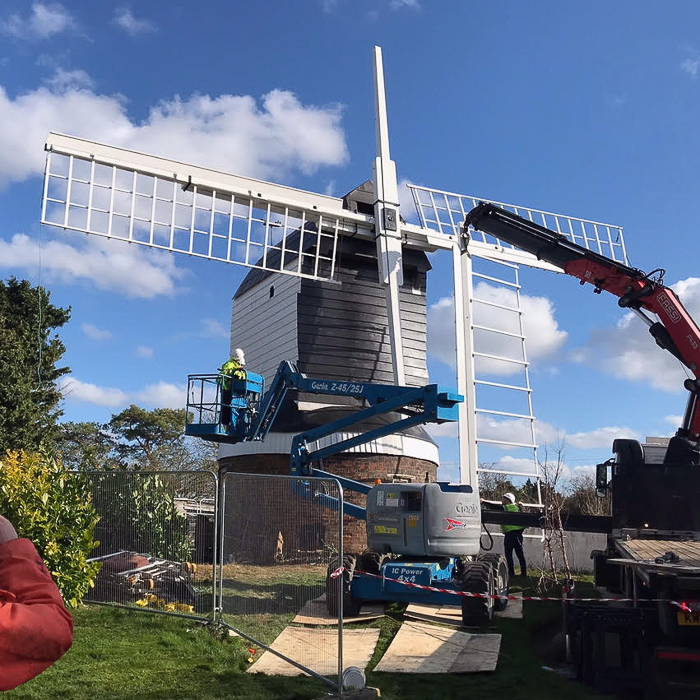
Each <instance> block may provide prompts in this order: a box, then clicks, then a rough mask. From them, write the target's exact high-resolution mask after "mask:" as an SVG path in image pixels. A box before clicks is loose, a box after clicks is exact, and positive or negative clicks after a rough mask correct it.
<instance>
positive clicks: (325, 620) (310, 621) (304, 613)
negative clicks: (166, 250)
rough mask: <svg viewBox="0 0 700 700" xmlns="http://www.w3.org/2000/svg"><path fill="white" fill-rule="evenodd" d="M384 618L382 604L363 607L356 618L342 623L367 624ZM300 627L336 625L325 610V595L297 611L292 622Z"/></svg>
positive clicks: (335, 621)
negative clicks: (368, 621)
mask: <svg viewBox="0 0 700 700" xmlns="http://www.w3.org/2000/svg"><path fill="white" fill-rule="evenodd" d="M383 616H384V605H383V604H382V603H379V604H375V605H371V604H367V605H363V606H362V609H361V610H360V614H359V615H358V616H357V617H344V618H343V622H344V623H345V624H348V623H349V622H367V620H376V619H378V618H380V617H383ZM292 622H296V623H297V624H300V625H337V624H338V618H337V617H331V616H330V615H329V614H328V611H327V610H326V595H325V593H324V595H322V596H321V597H320V598H314V599H313V600H309V601H307V603H306V605H304V607H303V608H302V609H301V610H300V611H299V613H298V614H297V616H296V617H295V618H294V619H293V620H292Z"/></svg>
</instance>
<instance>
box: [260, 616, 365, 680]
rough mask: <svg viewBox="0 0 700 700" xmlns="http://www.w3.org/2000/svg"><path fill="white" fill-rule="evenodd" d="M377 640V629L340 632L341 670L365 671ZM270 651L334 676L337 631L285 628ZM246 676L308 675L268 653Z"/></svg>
mask: <svg viewBox="0 0 700 700" xmlns="http://www.w3.org/2000/svg"><path fill="white" fill-rule="evenodd" d="M378 639H379V630H378V629H363V630H345V629H344V630H343V663H344V666H345V667H346V668H347V667H348V666H357V667H358V668H361V669H365V668H366V667H367V664H368V663H369V660H370V659H371V658H372V654H373V653H374V647H375V646H376V644H377V640H378ZM270 647H271V648H272V649H274V650H275V651H277V652H279V653H280V654H284V655H285V656H288V657H289V658H291V659H294V661H296V662H297V663H300V664H302V665H303V666H306V667H307V668H309V669H310V670H312V671H314V672H316V673H319V674H321V675H322V676H336V675H337V673H338V661H337V659H338V632H337V630H331V629H310V628H308V627H287V628H286V629H284V630H283V631H282V633H281V634H280V635H279V637H277V639H275V641H274V642H272V644H271V645H270ZM248 673H264V674H266V675H268V676H301V675H308V674H306V673H304V671H302V670H301V669H298V668H297V667H296V666H292V664H290V663H288V662H287V661H285V660H284V659H280V658H279V657H278V656H276V655H275V654H271V653H270V652H269V651H265V652H263V654H262V655H261V656H260V658H259V659H258V661H256V662H255V664H253V665H252V666H251V667H250V668H249V669H248Z"/></svg>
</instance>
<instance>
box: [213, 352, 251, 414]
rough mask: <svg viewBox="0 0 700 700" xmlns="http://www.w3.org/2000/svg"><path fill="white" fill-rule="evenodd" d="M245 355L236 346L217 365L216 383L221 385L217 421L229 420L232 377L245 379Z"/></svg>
mask: <svg viewBox="0 0 700 700" xmlns="http://www.w3.org/2000/svg"><path fill="white" fill-rule="evenodd" d="M244 368H245V355H244V354H243V350H241V349H240V348H236V349H235V350H234V351H233V355H232V356H231V357H230V358H229V359H228V360H226V362H224V364H223V365H221V367H219V376H218V378H217V380H216V381H217V383H218V385H219V386H220V387H221V414H220V419H219V422H220V423H221V424H222V425H229V423H230V422H231V415H232V414H231V399H232V397H233V394H232V392H231V389H232V385H233V380H234V379H245V369H244Z"/></svg>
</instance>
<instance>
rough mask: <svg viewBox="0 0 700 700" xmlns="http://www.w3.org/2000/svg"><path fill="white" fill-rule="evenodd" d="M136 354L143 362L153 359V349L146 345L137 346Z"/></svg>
mask: <svg viewBox="0 0 700 700" xmlns="http://www.w3.org/2000/svg"><path fill="white" fill-rule="evenodd" d="M136 354H137V355H138V356H139V357H141V358H143V359H144V360H150V359H151V358H152V357H153V348H149V347H148V346H147V345H139V346H138V347H137V348H136Z"/></svg>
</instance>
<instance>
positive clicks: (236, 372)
mask: <svg viewBox="0 0 700 700" xmlns="http://www.w3.org/2000/svg"><path fill="white" fill-rule="evenodd" d="M219 372H220V373H221V374H219V376H218V377H217V380H216V381H217V383H218V384H219V386H220V387H221V388H222V389H230V388H231V377H233V378H234V379H245V370H244V369H243V367H242V366H241V363H240V362H239V361H238V360H236V359H235V358H234V357H232V358H231V359H230V360H226V362H224V364H223V365H222V366H221V369H220V370H219Z"/></svg>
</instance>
